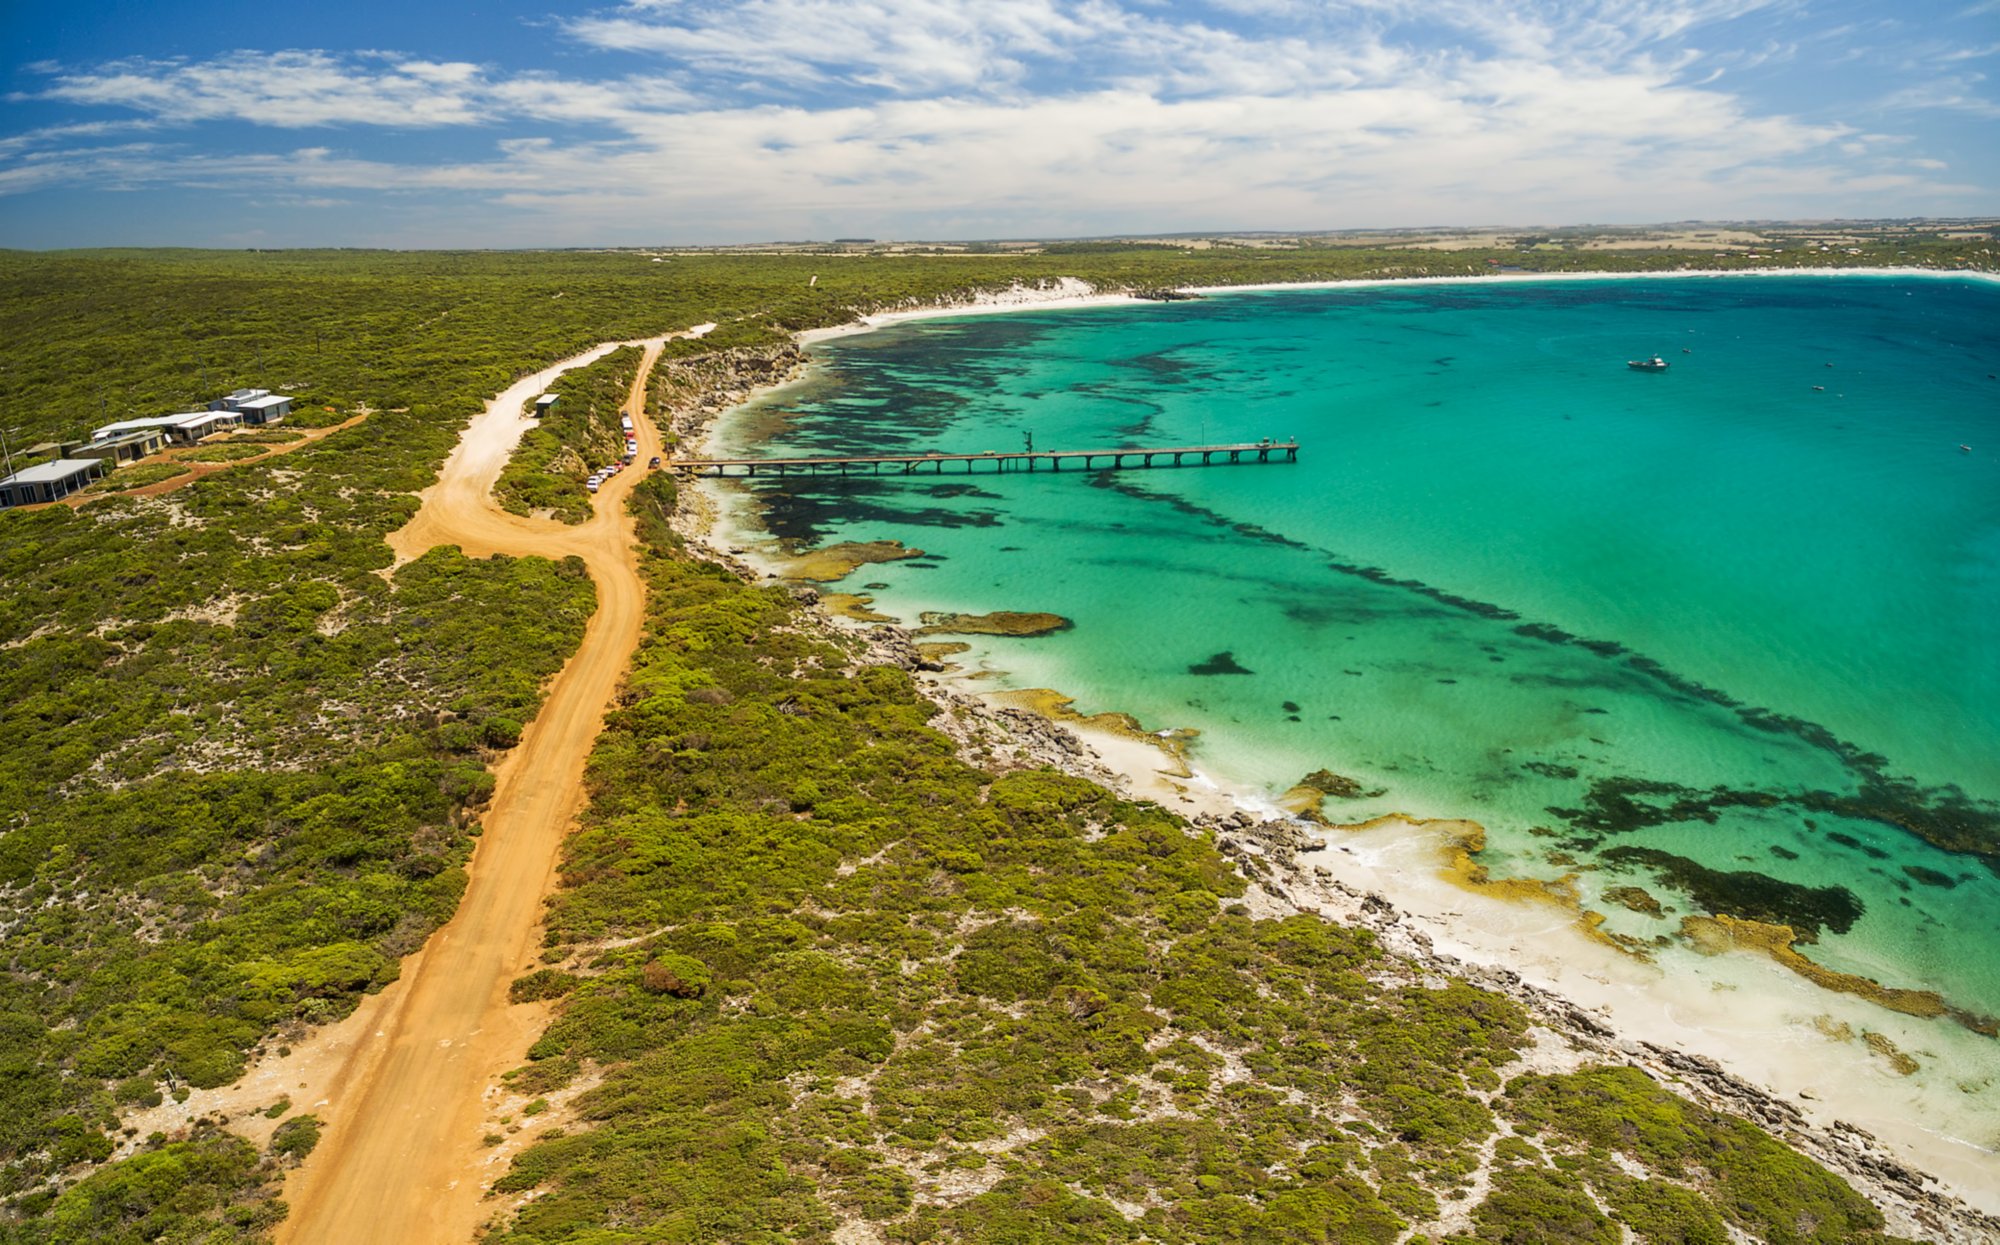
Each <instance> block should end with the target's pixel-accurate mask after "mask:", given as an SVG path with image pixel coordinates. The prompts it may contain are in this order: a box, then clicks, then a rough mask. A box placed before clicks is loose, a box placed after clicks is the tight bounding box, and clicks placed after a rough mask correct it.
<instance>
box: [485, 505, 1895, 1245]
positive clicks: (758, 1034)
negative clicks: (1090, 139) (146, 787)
mask: <svg viewBox="0 0 2000 1245" xmlns="http://www.w3.org/2000/svg"><path fill="white" fill-rule="evenodd" d="M670 494H671V485H670V484H668V483H667V482H665V481H662V480H652V481H649V482H648V483H647V484H646V485H645V486H644V487H643V489H642V492H641V494H640V496H639V497H638V498H637V500H636V504H637V506H638V507H639V508H640V511H641V513H642V515H643V516H644V517H645V519H646V534H647V536H648V539H649V540H650V541H651V543H652V547H653V556H652V557H651V559H650V560H649V564H648V574H649V578H650V586H651V594H650V602H651V619H650V622H651V627H650V634H649V637H648V639H647V641H646V643H645V645H644V646H643V648H642V651H641V654H640V657H639V659H638V660H637V662H636V664H635V666H634V668H633V671H632V675H631V678H630V682H629V685H628V690H627V693H626V696H625V698H624V699H625V701H626V704H625V707H624V708H623V709H622V710H620V711H619V712H618V713H617V714H616V716H615V717H614V719H613V721H612V722H611V724H610V726H609V729H608V731H607V733H606V735H605V736H604V738H603V739H602V740H601V741H600V744H599V747H598V750H597V752H596V755H595V758H594V760H593V763H592V769H591V784H592V789H593V803H592V807H591V810H590V812H589V814H588V816H587V818H586V822H585V828H584V829H583V830H582V831H580V832H579V833H578V834H577V835H576V836H575V837H574V838H573V839H572V840H571V842H570V844H569V846H568V850H567V853H566V857H565V863H564V866H563V880H564V883H565V889H564V890H563V891H562V893H561V895H560V897H559V899H558V901H557V902H556V904H555V906H554V907H553V908H552V910H551V912H550V918H549V933H548V941H549V947H548V951H547V954H546V955H545V957H544V958H545V960H546V961H547V963H548V964H549V965H550V967H548V968H544V969H542V970H540V971H538V972H537V973H535V974H532V975H530V976H529V977H527V978H524V979H523V981H522V982H521V983H520V986H519V990H518V993H520V994H521V995H522V996H523V997H552V996H559V997H561V998H562V999H563V1002H562V1004H561V1012H560V1015H559V1018H558V1019H557V1020H556V1022H555V1023H554V1024H553V1026H552V1027H551V1028H550V1029H549V1031H548V1033H547V1034H546V1036H544V1037H543V1038H542V1040H541V1041H540V1042H538V1043H537V1044H536V1046H535V1047H534V1049H533V1050H532V1051H531V1052H530V1058H531V1062H530V1063H529V1064H528V1065H527V1066H526V1067H524V1068H523V1069H521V1070H520V1071H518V1072H517V1073H515V1074H514V1075H513V1080H514V1082H515V1088H516V1089H518V1090H521V1091H522V1092H526V1093H530V1094H539V1093H545V1092H548V1091H550V1090H553V1089H556V1088H559V1087H561V1086H563V1085H565V1084H567V1083H569V1082H570V1081H572V1080H573V1079H575V1078H577V1077H579V1076H584V1075H586V1074H587V1075H589V1076H590V1077H592V1078H593V1079H597V1078H601V1084H597V1085H596V1086H595V1087H594V1088H592V1089H590V1090H588V1091H587V1092H586V1093H585V1094H583V1095H582V1096H581V1098H579V1099H578V1102H577V1109H578V1112H579V1114H580V1116H581V1120H580V1121H579V1123H580V1125H581V1126H580V1127H577V1128H574V1129H571V1130H569V1131H567V1132H564V1133H563V1134H562V1135H560V1136H557V1137H555V1138H554V1139H551V1140H544V1141H542V1142H541V1143H540V1144H538V1145H536V1146H534V1147H533V1148H531V1149H529V1150H528V1151H527V1152H526V1153H525V1154H524V1155H523V1156H522V1157H521V1158H520V1159H519V1161H518V1162H517V1163H516V1165H515V1167H514V1169H513V1171H512V1172H511V1173H510V1174H509V1175H508V1176H506V1177H505V1178H504V1179H503V1180H502V1181H501V1182H500V1185H499V1188H500V1189H501V1190H503V1191H510V1192H519V1191H524V1190H530V1189H538V1190H541V1191H542V1196H540V1197H538V1198H536V1199H535V1200H533V1201H531V1202H529V1203H528V1204H527V1206H526V1207H525V1208H524V1209H522V1210H521V1211H520V1212H519V1213H518V1214H516V1215H515V1216H514V1217H513V1221H512V1223H511V1224H509V1225H507V1227H506V1229H505V1230H504V1231H503V1232H502V1233H501V1234H500V1236H499V1237H498V1239H499V1240H501V1241H505V1242H509V1243H510V1245H544V1243H548V1242H556V1241H565V1240H589V1241H592V1242H610V1241H639V1240H645V1241H662V1242H664V1241H688V1242H698V1241H713V1240H730V1241H741V1242H750V1241H779V1240H808V1241H810V1240H818V1241H826V1240H830V1239H832V1234H833V1232H834V1231H835V1229H836V1228H837V1227H839V1226H840V1225H842V1224H844V1223H849V1224H851V1223H863V1224H868V1225H872V1226H873V1228H874V1229H875V1230H876V1231H878V1232H880V1233H881V1239H885V1240H889V1241H897V1242H923V1241H982V1242H984V1241H1014V1242H1098V1241H1138V1240H1148V1241H1158V1242H1177V1241H1185V1242H1197V1241H1301V1242H1304V1241H1314V1242H1324V1241H1343V1242H1346V1241H1351V1242H1383V1243H1387V1242H1392V1241H1396V1240H1399V1239H1400V1238H1401V1236H1402V1235H1403V1233H1405V1232H1406V1231H1407V1230H1408V1229H1409V1228H1410V1227H1411V1226H1412V1225H1421V1224H1423V1223H1425V1222H1427V1221H1431V1220H1434V1219H1436V1218H1437V1217H1438V1216H1439V1214H1440V1210H1441V1209H1442V1206H1443V1203H1444V1202H1446V1201H1449V1200H1450V1199H1451V1198H1452V1197H1453V1195H1454V1194H1457V1193H1460V1192H1461V1191H1464V1190H1467V1189H1470V1188H1472V1187H1473V1186H1474V1182H1475V1181H1476V1180H1478V1179H1480V1178H1481V1177H1480V1173H1481V1170H1482V1168H1484V1167H1486V1166H1488V1165H1489V1151H1499V1152H1501V1153H1499V1154H1498V1156H1497V1157H1495V1158H1493V1159H1492V1161H1491V1164H1490V1165H1491V1167H1492V1169H1493V1170H1492V1176H1491V1187H1490V1190H1489V1191H1488V1192H1487V1193H1486V1195H1485V1196H1484V1197H1483V1198H1480V1199H1478V1201H1477V1204H1476V1209H1474V1211H1473V1214H1472V1220H1473V1223H1474V1224H1475V1225H1476V1226H1475V1228H1474V1231H1473V1233H1472V1235H1470V1236H1468V1237H1465V1238H1464V1239H1466V1240H1473V1239H1477V1240H1491V1241H1520V1242H1528V1241H1533V1242H1548V1241H1564V1240H1575V1241H1600V1240H1601V1241H1606V1242H1616V1241H1617V1240H1619V1239H1620V1238H1619V1234H1618V1230H1617V1226H1616V1225H1617V1224H1621V1223H1622V1224H1624V1225H1626V1226H1629V1227H1631V1228H1632V1229H1633V1230H1634V1231H1635V1232H1637V1233H1639V1234H1640V1235H1641V1237H1642V1238H1643V1239H1645V1240H1648V1241H1654V1242H1666V1241H1717V1242H1720V1241H1723V1240H1726V1239H1728V1238H1727V1236H1726V1235H1725V1234H1724V1229H1723V1224H1724V1223H1728V1224H1730V1225H1733V1226H1734V1227H1736V1228H1738V1229H1741V1230H1743V1231H1745V1232H1747V1233H1750V1234H1751V1235H1753V1236H1754V1237H1756V1238H1758V1239H1761V1240H1765V1241H1769V1242H1793V1241H1825V1242H1833V1241H1841V1242H1850V1241H1859V1240H1869V1239H1881V1238H1879V1237H1877V1236H1876V1235H1874V1233H1875V1230H1876V1229H1879V1227H1880V1226H1881V1222H1882V1221H1881V1216H1880V1214H1879V1213H1878V1212H1877V1211H1876V1210H1875V1209H1874V1208H1873V1207H1872V1206H1870V1205H1869V1204H1868V1203H1867V1202H1865V1201H1864V1200H1863V1199H1861V1198H1860V1197H1858V1196H1857V1195H1855V1194H1854V1193H1853V1192H1852V1191H1851V1190H1849V1189H1848V1188H1847V1187H1846V1186H1845V1185H1844V1184H1842V1183H1841V1182H1840V1181H1839V1180H1837V1179H1836V1178H1834V1177H1832V1176H1831V1175H1829V1174H1828V1173H1826V1172H1825V1171H1824V1170H1822V1169H1820V1168H1818V1167H1816V1166H1814V1165H1813V1164H1811V1163H1809V1162H1807V1161H1806V1160H1804V1159H1802V1158H1801V1157H1800V1156H1798V1155H1797V1154H1796V1153H1794V1152H1792V1151H1790V1150H1788V1149H1786V1148H1785V1147H1784V1146H1783V1145H1781V1144H1780V1143H1778V1142H1776V1141H1774V1140H1772V1139H1771V1138H1770V1137H1768V1136H1767V1135H1765V1134H1763V1133H1761V1132H1759V1131H1758V1130H1757V1129H1755V1128H1752V1127H1751V1126H1749V1125H1747V1124H1743V1123H1740V1122H1738V1121H1734V1120H1728V1119H1724V1118H1721V1117H1717V1116H1714V1115H1713V1114H1712V1113H1709V1112H1706V1111H1702V1110H1700V1109H1698V1108H1695V1107H1693V1106H1691V1105H1689V1104H1687V1103H1686V1102H1684V1101H1683V1100H1682V1099H1680V1098H1677V1097H1675V1096H1674V1095H1673V1094H1671V1093H1668V1092H1666V1091H1665V1090H1664V1089H1662V1088H1660V1087H1659V1086H1657V1085H1655V1084H1654V1083H1653V1082H1651V1081H1650V1080H1648V1079H1647V1078H1646V1077H1644V1076H1643V1075H1641V1074H1638V1073H1635V1072H1629V1071H1608V1070H1607V1071H1595V1072H1584V1073H1580V1074H1576V1075H1571V1076H1556V1077H1549V1076H1520V1077H1516V1078H1515V1079H1513V1080H1512V1081H1511V1082H1506V1081H1504V1080H1503V1077H1504V1075H1505V1072H1506V1070H1507V1069H1508V1066H1509V1065H1510V1064H1511V1063H1513V1062H1514V1060H1515V1057H1516V1055H1517V1054H1518V1053H1519V1052H1520V1051H1521V1050H1522V1049H1523V1047H1524V1045H1525V1043H1526V1041H1527V1037H1526V1032H1527V1028H1528V1018H1527V1016H1526V1015H1525V1014H1524V1013H1523V1011H1522V1010H1521V1008H1520V1007H1519V1006H1518V1005H1516V1004H1515V1003H1513V1002H1512V1001H1510V1000H1508V999H1506V998H1505V997H1503V996H1500V995H1496V994H1493V993H1490V992H1487V991H1484V990H1481V989H1477V988H1474V987H1473V986H1470V985H1468V984H1466V983H1465V982H1462V981H1455V980H1449V979H1446V978H1443V977H1440V976H1437V975H1435V974H1432V973H1428V972H1426V971H1424V970H1422V969H1419V968H1416V967H1415V966H1412V965H1410V964H1408V963H1405V962H1401V961H1398V960H1396V959H1394V958H1392V957H1390V956H1388V955H1387V954H1385V953H1384V952H1383V951H1382V949H1381V948H1380V947H1379V946H1377V945H1376V944H1375V942H1374V941H1373V939H1372V937H1371V936H1370V935H1368V934H1366V933H1364V932H1361V931H1357V930H1350V929H1343V928H1340V927H1337V926H1334V925H1331V924H1329V923H1327V922H1324V921H1321V920H1319V919H1317V918H1311V917H1302V916H1291V917H1283V918H1278V917H1272V918H1267V919H1256V918H1255V917H1253V915H1252V908H1251V907H1250V906H1248V905H1247V904H1246V903H1245V902H1244V901H1245V900H1246V899H1247V898H1250V897H1249V896H1247V895H1246V884H1245V882H1244V881H1243V879H1242V878H1241V877H1240V876H1238V874H1237V873H1236V872H1235V871H1234V869H1233V868H1232V866H1231V865H1230V863H1229V861H1228V860H1227V859H1226V858H1225V857H1224V856H1222V855H1221V854H1219V853H1218V852H1217V850H1216V849H1215V846H1214V844H1213V843H1212V842H1211V841H1210V840H1209V839H1208V838H1207V837H1206V836H1205V835H1202V834H1197V833H1194V832H1192V831H1191V830H1190V827H1188V826H1187V825H1186V824H1184V823H1183V822H1181V821H1180V820H1179V819H1177V818H1176V817H1174V816H1173V815H1171V814H1169V813H1167V812H1164V811H1162V810H1161V809H1159V808H1157V807H1155V806H1151V805H1135V804H1131V803H1128V802H1125V801H1122V800H1119V799H1117V798H1116V797H1114V796H1112V795H1111V794H1109V793H1108V792H1106V791H1105V790H1103V789H1102V788H1099V787H1097V786H1095V785H1093V784H1091V783H1088V782H1085V781H1083V780H1081V779H1077V778H1072V777H1067V776H1064V775H1061V774H1058V773H1055V772H1052V771H1047V770H1035V769H1023V768H1018V767H1016V766H1014V765H1012V764H1011V763H1009V762H1008V761H1007V759H1006V758H1004V757H1001V756H997V755H995V756H989V758H988V763H987V765H986V767H985V768H975V767H974V766H972V765H971V764H968V763H967V762H965V761H963V760H961V759H960V758H959V757H958V755H957V753H956V748H955V746H954V744H953V743H952V742H951V741H950V740H949V739H947V738H946V737H945V736H944V735H942V734H940V733H939V732H938V731H936V730H935V729H933V728H932V727H931V726H930V725H929V722H930V720H931V719H932V718H933V717H934V716H935V715H936V714H938V713H939V712H940V711H939V710H938V709H937V708H936V707H935V706H934V705H933V704H931V703H930V702H929V701H927V700H925V699H924V698H923V697H922V696H921V695H920V694H919V693H918V692H917V690H916V689H915V686H914V684H913V683H912V681H911V679H910V677H909V676H908V675H906V674H905V673H903V672H902V671H901V670H898V669H895V668H893V667H889V666H884V665H879V664H875V665H871V664H867V663H866V662H865V661H858V660H857V658H856V655H855V654H854V653H853V652H851V651H848V650H847V649H846V648H844V647H843V644H844V643H845V642H844V641H836V640H834V639H830V638H815V636H814V633H813V631H812V629H811V628H810V627H802V626H801V625H800V622H801V620H800V619H799V617H798V613H799V609H800V607H799V605H798V604H797V603H796V602H795V601H793V600H792V598H791V597H790V595H789V594H788V593H786V592H785V591H784V590H783V589H780V588H755V587H751V586H749V585H746V584H744V583H742V582H740V581H738V580H736V579H735V578H733V577H731V576H729V575H728V574H727V573H725V572H723V571H721V570H719V569H717V568H715V567H712V566H709V565H707V564H704V563H701V562H697V561H692V560H689V559H687V558H686V557H684V556H679V555H678V554H677V553H676V552H675V551H674V549H673V547H672V546H673V542H672V538H671V536H670V535H669V534H668V533H667V531H666V529H665V527H664V524H663V523H662V521H661V519H660V514H661V513H662V511H663V510H664V508H665V507H666V505H667V504H668V499H669V497H670ZM1614 1154H1616V1155H1618V1156H1621V1157H1619V1158H1614V1157H1613V1156H1614ZM1621 1160H1622V1161H1621ZM1593 1194H1594V1196H1593ZM611 1223H615V1224H617V1225H618V1230H616V1231H611V1232H607V1231H605V1227H606V1225H607V1224H611ZM855 1239H861V1238H855Z"/></svg>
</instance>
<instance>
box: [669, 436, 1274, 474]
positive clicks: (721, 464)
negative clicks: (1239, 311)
mask: <svg viewBox="0 0 2000 1245" xmlns="http://www.w3.org/2000/svg"><path fill="white" fill-rule="evenodd" d="M1298 460H1299V443H1298V442H1297V441H1246V442H1243V443H1241V444H1236V445H1167V446H1153V447H1140V448H1136V449H1134V448H1127V449H1115V450H1015V451H1011V452H1004V451H997V450H987V451H985V452H984V453H979V454H860V455H826V456H821V457H814V458H678V459H674V460H673V461H671V462H669V463H668V464H667V466H668V467H669V468H670V469H671V470H674V471H677V472H680V473H681V474H683V475H694V476H731V475H744V476H754V475H757V474H758V473H760V472H762V473H764V474H766V475H779V476H782V475H792V474H801V475H825V474H837V475H847V474H850V473H858V472H867V473H869V474H873V475H881V474H883V473H884V472H885V471H886V472H890V473H893V474H900V475H918V474H924V473H931V474H937V475H943V474H944V472H945V468H946V466H947V465H951V466H952V468H953V470H954V471H956V472H958V473H960V474H967V475H969V474H971V473H973V472H975V471H980V470H984V469H985V468H986V467H987V466H988V465H989V464H990V465H991V467H992V469H993V470H994V471H995V472H996V473H997V472H1002V471H1039V470H1043V469H1047V470H1049V471H1061V470H1063V468H1064V467H1065V466H1068V467H1069V468H1071V469H1073V470H1080V471H1118V470H1124V469H1128V468H1133V467H1217V466H1232V465H1237V464H1242V463H1273V462H1284V463H1295V462H1297V461H1298Z"/></svg>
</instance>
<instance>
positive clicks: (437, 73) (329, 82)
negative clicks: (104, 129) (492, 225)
mask: <svg viewBox="0 0 2000 1245" xmlns="http://www.w3.org/2000/svg"><path fill="white" fill-rule="evenodd" d="M480 78H481V74H480V71H479V69H478V68H477V67H476V66H473V65H464V64H446V63H438V62H432V61H421V60H397V61H395V62H392V63H390V64H388V65H387V66H385V67H382V68H374V67H372V66H370V65H368V64H367V63H365V61H359V60H357V58H354V57H346V58H343V57H336V56H332V55H330V54H328V53H325V52H317V51H295V52H272V53H263V52H232V53H230V54H228V55H226V56H222V57H218V58H216V59H214V60H210V61H203V62H200V63H189V62H186V61H155V60H127V61H118V62H114V63H112V64H110V65H106V66H104V67H102V68H99V69H95V70H88V71H73V72H61V73H58V74H57V75H56V77H55V81H54V82H53V83H52V84H51V85H50V86H49V88H48V89H47V90H46V91H44V92H42V93H41V96H40V98H43V99H51V100H61V101H64V102H67V103H73V104H91V105H99V106H113V107H120V108H129V109H131V110H133V111H135V112H139V113H144V114H147V115H150V116H152V117H156V118H158V119H160V120H163V121H169V122H179V123H186V122H195V121H216V120H232V121H249V122H253V123H255V124H257V125H271V126H281V127H287V128H297V127H303V126H317V125H342V124H359V125H380V126H391V127H396V128H400V129H430V128H435V127H439V126H453V125H468V124H472V123H474V122H477V121H480V120H483V119H485V116H486V114H485V112H484V110H483V109H482V107H481V103H480V95H481V91H480Z"/></svg>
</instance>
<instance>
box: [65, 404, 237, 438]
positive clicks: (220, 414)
mask: <svg viewBox="0 0 2000 1245" xmlns="http://www.w3.org/2000/svg"><path fill="white" fill-rule="evenodd" d="M235 418H236V412H235V411H188V412H186V413H184V414H181V415H149V416H147V417H146V418H144V419H121V420H119V421H118V422H117V423H115V424H106V425H104V426H103V427H102V428H99V429H98V430H97V431H96V432H93V433H91V434H90V436H91V439H92V440H94V441H102V440H103V439H104V438H106V437H115V436H118V435H119V434H120V433H126V432H136V431H138V430H139V429H141V428H194V427H198V426H199V425H201V424H204V423H213V422H215V421H216V420H219V419H235Z"/></svg>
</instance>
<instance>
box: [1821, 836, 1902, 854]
mask: <svg viewBox="0 0 2000 1245" xmlns="http://www.w3.org/2000/svg"><path fill="white" fill-rule="evenodd" d="M1826 837H1827V841H1828V842H1831V843H1838V844H1840V845H1841V846H1842V847H1845V848H1849V849H1851V850H1853V851H1857V852H1860V853H1861V854H1862V855H1864V856H1866V857H1868V858H1869V859H1870V860H1887V859H1889V853H1887V852H1885V851H1883V850H1882V849H1881V848H1879V847H1874V846H1871V845H1870V844H1867V843H1863V842H1862V841H1861V840H1860V839H1857V838H1855V837H1854V836H1853V835H1851V834H1842V833H1841V832H1840V831H1838V830H1829V831H1827V832H1826Z"/></svg>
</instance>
